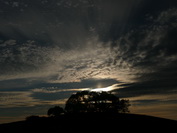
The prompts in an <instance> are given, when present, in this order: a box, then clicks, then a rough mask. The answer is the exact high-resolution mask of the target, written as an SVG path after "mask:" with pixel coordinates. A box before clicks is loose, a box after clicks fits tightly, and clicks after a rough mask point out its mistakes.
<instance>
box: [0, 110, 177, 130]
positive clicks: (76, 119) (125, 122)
mask: <svg viewBox="0 0 177 133" xmlns="http://www.w3.org/2000/svg"><path fill="white" fill-rule="evenodd" d="M164 130H165V131H173V132H174V131H176V130H177V121H173V120H169V119H163V118H157V117H152V116H146V115H137V114H123V113H73V114H65V115H61V116H58V117H38V116H36V117H35V116H34V117H29V118H28V119H27V120H25V121H19V122H14V123H9V124H1V125H0V132H2V133H3V132H6V133H12V132H18V133H34V132H35V133H43V132H48V133H60V132H74V133H75V132H82V133H83V132H105V131H109V132H120V131H124V132H128V131H131V132H132V131H136V132H137V131H138V132H140V131H141V132H144V131H146V132H147V131H149V132H152V131H164Z"/></svg>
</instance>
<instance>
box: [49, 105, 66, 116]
mask: <svg viewBox="0 0 177 133" xmlns="http://www.w3.org/2000/svg"><path fill="white" fill-rule="evenodd" d="M64 112H65V111H64V110H63V108H61V107H60V106H55V107H53V108H50V109H49V110H48V112H47V115H48V116H50V117H57V116H60V115H61V114H63V113H64Z"/></svg>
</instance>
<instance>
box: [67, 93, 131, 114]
mask: <svg viewBox="0 0 177 133" xmlns="http://www.w3.org/2000/svg"><path fill="white" fill-rule="evenodd" d="M129 106H130V103H129V100H125V99H121V100H120V99H119V98H118V97H117V96H115V95H113V94H111V93H108V92H93V91H82V92H77V93H76V94H73V95H71V96H70V98H69V99H68V100H67V102H66V106H65V110H66V112H68V113H80V112H115V113H127V112H129V108H128V107H129Z"/></svg>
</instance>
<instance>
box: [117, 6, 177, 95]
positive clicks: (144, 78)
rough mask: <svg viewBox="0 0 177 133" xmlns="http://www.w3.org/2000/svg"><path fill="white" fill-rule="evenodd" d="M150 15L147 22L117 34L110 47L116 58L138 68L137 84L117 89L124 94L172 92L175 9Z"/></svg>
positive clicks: (176, 54) (176, 65) (176, 64)
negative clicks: (121, 34)
mask: <svg viewBox="0 0 177 133" xmlns="http://www.w3.org/2000/svg"><path fill="white" fill-rule="evenodd" d="M150 18H151V23H150V25H149V24H148V25H147V24H145V25H142V26H143V27H139V28H138V29H136V30H133V31H131V32H129V33H128V34H126V35H125V36H123V37H121V38H120V39H119V40H118V41H117V44H116V45H115V48H114V50H115V53H116V54H115V55H116V57H115V58H116V59H117V60H119V58H123V60H124V61H125V62H128V64H130V66H131V67H132V68H135V69H137V70H138V71H137V72H136V73H135V75H136V80H137V83H135V84H133V85H130V86H124V88H123V89H120V90H118V93H120V95H123V96H125V97H134V96H139V95H149V94H171V93H176V88H177V84H176V80H177V76H176V74H177V71H176V68H177V47H176V44H177V39H176V33H177V30H176V29H177V10H176V8H172V9H168V10H165V11H162V12H161V13H160V14H159V15H157V17H155V18H153V16H151V17H150ZM152 18H153V19H152ZM119 51H122V52H119Z"/></svg>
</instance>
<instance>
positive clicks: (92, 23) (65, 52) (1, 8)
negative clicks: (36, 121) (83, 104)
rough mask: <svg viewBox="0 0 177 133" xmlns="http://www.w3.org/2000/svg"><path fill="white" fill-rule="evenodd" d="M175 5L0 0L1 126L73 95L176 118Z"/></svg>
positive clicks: (136, 0)
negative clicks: (100, 96)
mask: <svg viewBox="0 0 177 133" xmlns="http://www.w3.org/2000/svg"><path fill="white" fill-rule="evenodd" d="M176 68H177V1H176V0H163V1H162V0H0V123H7V122H13V121H18V120H24V119H25V117H27V116H30V115H40V116H42V115H46V113H47V110H48V109H49V108H50V107H54V106H56V105H60V106H62V107H64V104H65V102H66V100H67V99H68V98H69V97H70V95H72V94H73V93H76V92H77V91H83V90H109V91H111V92H112V93H113V94H115V95H117V96H118V97H120V98H125V99H129V100H130V103H131V105H132V106H131V107H130V111H131V113H136V114H145V115H152V116H157V117H163V118H168V119H174V120H177V69H176Z"/></svg>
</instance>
